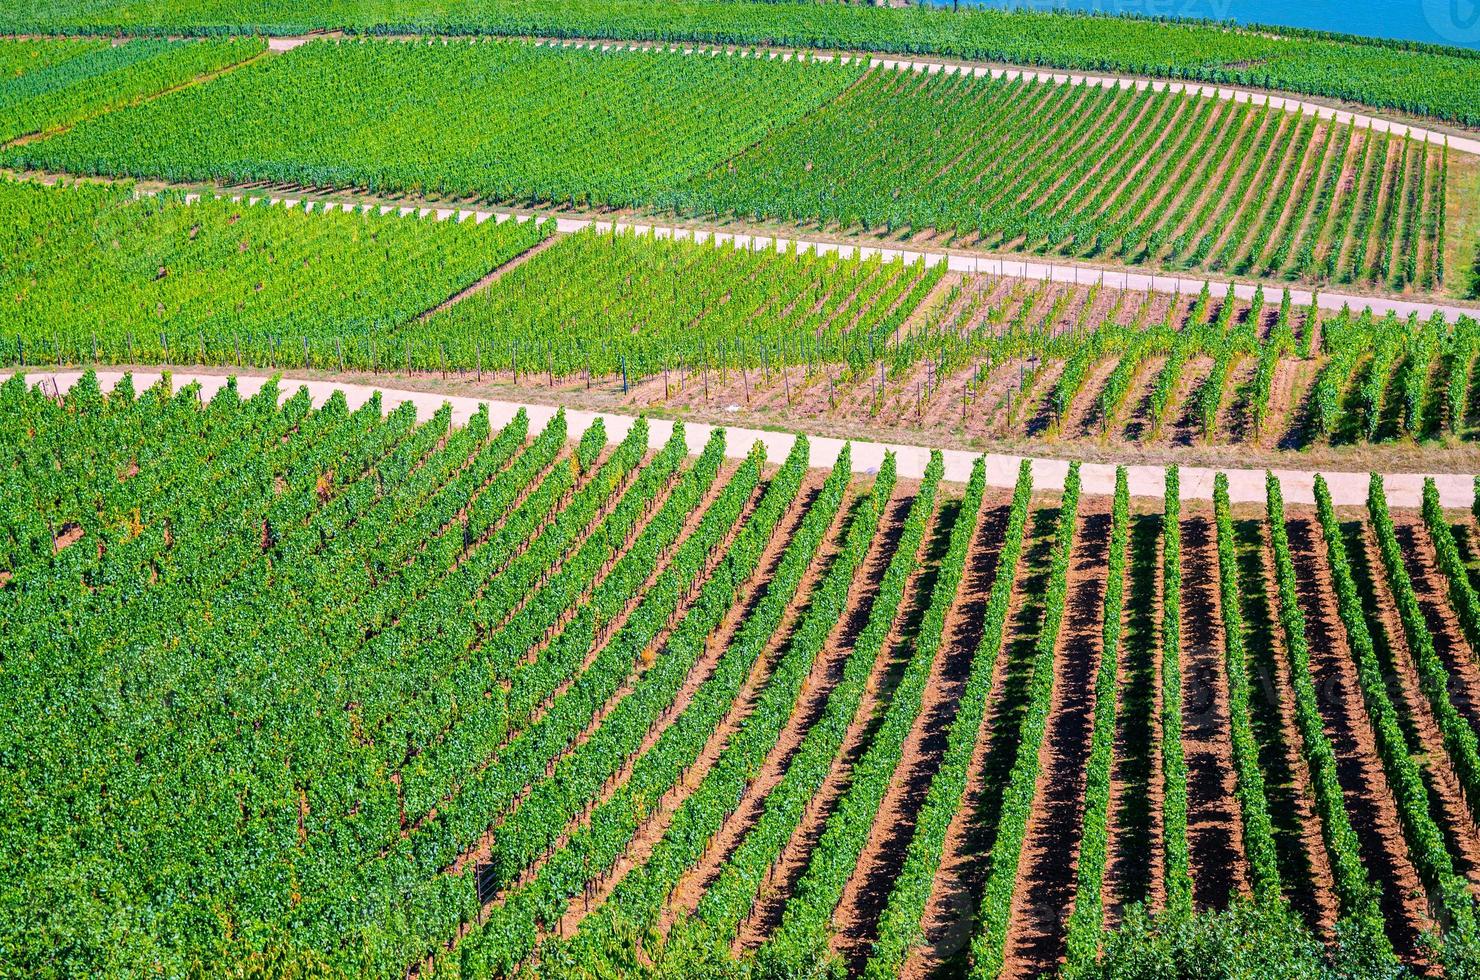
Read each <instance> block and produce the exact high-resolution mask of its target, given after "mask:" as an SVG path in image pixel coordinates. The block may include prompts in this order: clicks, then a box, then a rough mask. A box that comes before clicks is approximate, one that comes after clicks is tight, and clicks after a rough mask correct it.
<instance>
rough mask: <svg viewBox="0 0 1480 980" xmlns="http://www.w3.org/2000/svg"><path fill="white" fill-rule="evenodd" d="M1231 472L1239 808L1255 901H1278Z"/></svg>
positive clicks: (1227, 578)
mask: <svg viewBox="0 0 1480 980" xmlns="http://www.w3.org/2000/svg"><path fill="white" fill-rule="evenodd" d="M1229 508H1230V504H1229V502H1228V477H1227V476H1225V475H1224V474H1222V473H1219V474H1217V476H1216V477H1214V480H1213V511H1214V520H1215V522H1216V525H1217V532H1218V598H1219V607H1220V609H1221V610H1222V613H1223V666H1224V671H1225V676H1226V677H1227V679H1228V720H1229V724H1228V728H1229V741H1230V742H1232V743H1233V765H1234V775H1235V781H1236V784H1237V789H1236V791H1235V795H1236V796H1237V797H1238V802H1239V812H1240V815H1241V816H1242V826H1243V831H1244V854H1245V856H1246V857H1247V858H1248V861H1249V868H1250V871H1251V877H1252V879H1253V880H1252V885H1253V891H1254V899H1255V901H1258V902H1261V903H1278V902H1279V901H1280V900H1281V898H1282V895H1281V891H1280V869H1279V855H1278V853H1277V852H1276V851H1275V842H1274V827H1273V825H1272V824H1271V822H1270V819H1269V799H1268V798H1267V797H1266V796H1265V794H1264V773H1263V770H1261V769H1260V767H1259V743H1258V741H1257V740H1256V739H1255V737H1254V729H1253V723H1252V719H1251V718H1250V714H1249V712H1250V707H1249V667H1248V663H1249V661H1248V652H1247V649H1246V647H1245V646H1244V632H1245V628H1244V613H1243V606H1242V602H1243V600H1242V597H1241V594H1240V588H1239V579H1238V557H1237V555H1236V554H1235V552H1234V547H1235V542H1234V537H1233V518H1232V517H1231V516H1230V514H1229Z"/></svg>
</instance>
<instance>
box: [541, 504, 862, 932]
mask: <svg viewBox="0 0 1480 980" xmlns="http://www.w3.org/2000/svg"><path fill="white" fill-rule="evenodd" d="M845 510H846V507H845V508H841V509H840V510H839V515H838V519H837V520H835V522H834V525H833V532H836V530H837V527H838V523H839V521H841V519H842V515H843V513H844V511H845ZM788 537H789V536H788ZM777 543H778V544H780V542H777ZM837 544H838V542H837V538H836V534H835V533H833V534H830V535H829V537H828V540H827V541H826V542H825V543H824V545H823V548H822V549H821V551H820V552H819V554H818V557H817V559H816V560H814V561H813V563H812V565H811V566H810V567H809V568H808V570H807V573H806V575H804V576H803V579H802V582H801V583H800V585H799V587H798V589H797V591H796V593H795V594H794V595H793V596H792V597H791V604H790V606H789V607H788V610H787V614H786V616H785V617H784V618H783V622H782V625H781V627H780V628H778V629H777V631H776V633H775V634H774V635H773V636H772V637H771V639H770V641H769V642H768V643H767V646H766V648H765V649H764V650H763V651H761V655H760V656H759V657H758V658H757V660H756V663H755V666H754V667H753V668H752V669H751V672H750V675H749V676H748V677H747V678H746V682H745V684H744V685H743V686H742V687H741V689H740V691H739V693H738V694H737V695H736V698H735V701H734V703H733V704H732V705H731V706H730V708H729V710H728V711H727V712H726V713H725V717H724V718H723V719H722V720H721V721H720V724H719V726H718V727H717V728H716V729H715V730H714V732H713V733H711V735H710V736H709V739H708V740H707V741H706V742H705V745H704V748H703V750H702V751H701V752H700V754H699V757H698V758H697V759H696V760H695V762H694V764H693V765H692V766H690V767H689V769H688V770H687V771H686V772H685V773H684V775H683V778H682V779H680V780H679V781H678V783H677V784H675V785H674V786H673V787H672V788H671V789H670V790H669V791H668V792H666V793H665V794H663V796H662V797H661V798H660V799H659V800H658V802H657V805H656V806H655V807H653V810H652V813H651V814H650V815H649V817H648V819H647V821H646V822H645V823H644V824H643V825H642V827H641V828H640V829H639V830H638V832H637V834H636V835H635V836H634V837H633V839H632V841H631V842H630V843H629V844H628V847H627V850H626V851H625V853H623V855H622V856H621V858H619V859H618V861H617V863H616V864H615V865H614V866H613V867H612V869H611V870H610V871H608V872H606V873H605V874H602V875H600V876H599V878H598V879H596V881H595V882H593V883H591V884H590V885H589V886H588V887H587V888H586V890H585V892H584V894H583V896H582V902H581V904H580V906H579V907H578V906H576V905H575V904H574V903H572V904H571V906H570V907H569V908H568V909H567V910H566V913H565V915H564V916H563V917H562V918H561V920H560V922H559V923H557V928H556V931H557V934H559V935H570V934H571V933H572V932H573V931H574V930H575V929H576V928H577V927H578V926H579V925H580V923H581V920H582V919H584V918H585V917H586V915H587V913H589V912H590V911H591V909H593V908H598V907H600V905H601V904H602V903H603V902H605V901H606V899H607V898H608V897H609V896H610V895H611V893H612V891H613V889H615V888H616V887H617V885H618V884H619V883H620V882H621V881H622V879H623V878H625V877H626V876H627V874H628V872H630V871H631V870H632V869H633V868H637V867H640V866H641V865H642V864H643V863H644V862H646V861H647V859H648V858H649V857H650V856H651V855H652V852H653V848H654V847H656V846H657V844H658V842H659V841H661V840H662V838H663V835H664V834H665V833H667V831H668V827H669V825H670V823H671V822H672V819H673V816H674V814H675V813H676V812H677V810H678V808H679V807H680V806H682V805H683V802H684V801H685V800H686V799H688V797H689V795H690V794H691V793H692V792H693V791H694V790H695V789H697V788H698V787H699V785H700V784H701V783H702V782H703V781H704V777H705V775H706V774H707V773H708V772H709V769H710V767H711V766H713V765H714V763H715V761H716V760H718V759H719V757H720V755H721V754H722V753H723V752H724V750H725V748H726V747H727V746H728V745H729V743H730V739H731V738H732V737H733V736H734V734H735V732H736V731H737V730H738V729H739V728H740V726H741V725H742V724H743V723H744V721H745V719H746V718H747V717H748V716H749V715H750V713H751V712H752V711H753V710H754V709H755V705H756V702H757V699H758V698H759V696H760V692H761V690H762V689H763V688H764V686H765V684H766V681H767V680H769V678H770V674H771V670H772V669H773V668H774V666H775V662H776V657H777V656H778V655H779V653H780V652H781V650H782V649H784V648H785V645H786V640H787V638H788V637H789V636H790V634H791V631H792V629H793V628H794V627H795V623H796V621H797V619H798V617H799V616H800V614H801V611H802V610H803V609H804V608H805V606H806V604H807V602H808V601H809V600H810V597H811V595H812V593H813V592H814V591H815V589H816V586H817V584H818V582H819V581H820V579H821V575H822V569H824V568H825V567H827V566H828V565H829V564H830V563H831V561H832V560H833V558H834V556H835V555H836V552H837ZM777 558H778V560H779V553H778V555H777ZM767 564H768V565H770V564H771V563H767ZM755 594H756V595H757V596H758V595H759V594H760V590H759V589H758V590H757V592H756V593H755ZM743 622H744V618H743V617H742V616H740V615H739V614H738V610H737V608H735V607H732V608H731V610H730V612H729V614H727V616H726V618H725V621H724V622H723V623H722V624H721V627H720V630H719V631H718V632H716V634H715V635H714V636H713V637H712V639H711V642H710V643H708V644H706V646H705V656H704V657H703V658H701V662H700V663H699V664H696V665H695V669H694V671H693V672H692V673H691V674H690V675H689V677H688V678H686V679H685V682H684V686H683V688H682V689H681V690H680V691H679V695H678V697H677V699H676V700H675V702H674V704H673V706H672V707H671V708H669V709H668V710H666V711H665V712H664V713H663V716H662V721H660V723H659V724H658V725H655V726H654V728H653V730H652V731H649V732H648V734H647V737H646V738H644V739H643V743H642V745H641V747H640V748H639V749H638V751H637V753H636V754H635V755H634V756H633V757H632V759H630V760H629V761H628V762H627V764H625V765H623V766H622V768H621V769H620V770H619V771H618V773H617V774H616V775H615V776H614V777H613V779H612V780H611V781H610V782H609V783H608V785H607V788H606V789H605V790H604V791H603V793H602V794H601V796H600V797H599V798H598V799H597V800H594V801H592V803H591V804H590V805H588V807H587V808H586V811H585V812H584V813H583V814H582V815H581V817H580V818H579V820H578V821H577V825H578V826H579V825H583V824H586V823H589V821H590V816H591V811H592V810H593V809H594V808H595V807H596V806H598V805H600V803H601V802H603V801H604V800H605V799H607V798H609V796H610V795H611V793H612V792H614V791H615V790H616V789H617V788H618V787H619V786H621V785H622V784H623V783H624V782H626V779H627V777H628V776H629V775H630V773H631V768H632V763H633V762H635V760H636V759H637V758H638V757H640V756H641V755H643V754H644V753H645V752H647V751H648V750H649V749H650V748H652V746H653V744H654V743H656V742H657V740H658V738H659V736H661V735H662V733H663V731H665V730H666V729H667V727H668V724H669V723H671V721H672V720H674V719H677V718H678V716H679V715H681V714H682V713H683V711H684V710H685V709H686V708H687V707H688V705H689V704H690V703H691V702H692V701H693V698H694V694H695V693H697V690H698V688H699V686H700V685H701V684H702V683H703V682H704V681H705V680H707V679H708V678H709V676H710V675H711V674H712V673H713V671H714V665H715V664H716V663H717V662H718V660H719V656H720V655H721V654H722V653H723V652H724V651H725V650H726V649H727V648H728V647H729V645H730V642H731V641H732V640H733V638H734V635H735V632H736V631H738V629H739V627H740V625H741V624H742V623H743ZM706 662H707V663H706ZM670 908H671V903H670Z"/></svg>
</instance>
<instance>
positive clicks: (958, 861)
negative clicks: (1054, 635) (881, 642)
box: [904, 501, 1011, 978]
mask: <svg viewBox="0 0 1480 980" xmlns="http://www.w3.org/2000/svg"><path fill="white" fill-rule="evenodd" d="M1009 510H1010V507H1009V506H1008V504H1007V502H1006V501H1004V502H1003V504H1002V506H1000V507H998V508H997V509H996V511H995V512H994V513H993V514H991V515H989V518H988V520H986V521H984V522H983V524H982V526H981V527H980V528H979V529H978V531H977V542H976V545H975V548H974V550H973V554H972V555H971V556H969V557H968V559H967V566H966V575H965V577H964V578H963V580H962V584H961V594H960V596H959V597H958V599H957V606H956V608H955V609H953V610H952V614H951V617H950V618H949V619H948V620H947V622H946V634H945V635H946V642H947V644H948V646H947V650H948V651H949V652H948V654H947V655H948V656H952V657H958V658H959V659H960V660H961V661H963V662H964V661H969V660H971V659H974V658H975V657H977V656H983V657H985V656H991V657H992V658H993V667H992V670H993V675H992V681H993V683H992V689H991V692H990V693H989V694H988V703H989V704H990V705H992V706H994V707H996V708H1000V707H1003V705H1004V698H1003V695H1002V692H1003V690H1004V684H1005V682H1006V668H1005V667H1004V661H1005V659H1006V657H1007V656H1008V654H1007V649H1008V648H1007V645H1006V644H1002V645H1000V646H999V647H998V648H997V649H996V650H994V651H989V650H986V649H983V648H982V643H983V637H982V631H981V623H982V617H983V616H984V615H985V611H986V604H987V602H988V600H989V599H990V598H991V590H992V582H993V580H994V578H995V577H996V575H997V568H998V564H997V563H998V560H999V558H1000V554H1001V547H1002V544H1003V540H1002V534H1003V531H1004V530H1005V529H1006V523H1007V517H1008V512H1009ZM1000 720H1001V719H999V718H996V717H994V714H993V710H992V709H989V711H988V713H987V714H986V715H985V716H984V719H983V729H982V730H981V731H980V732H978V735H977V740H976V743H975V744H974V745H973V747H972V757H971V762H970V763H969V768H968V771H967V781H966V790H965V792H964V794H963V796H962V800H961V806H960V807H959V809H958V810H957V811H956V813H955V815H954V816H953V818H952V820H951V823H950V826H949V827H948V828H947V830H946V839H945V843H944V846H943V848H942V854H941V863H940V866H939V868H938V869H937V870H936V875H935V884H934V886H933V888H932V889H931V894H930V898H929V899H928V900H927V902H926V905H925V911H924V915H923V916H922V919H921V926H922V929H923V932H924V942H923V943H922V944H920V945H919V946H917V947H916V948H915V949H914V950H913V951H912V953H911V956H910V957H909V959H908V960H907V961H906V964H905V968H904V976H907V977H912V978H920V977H928V976H934V975H937V974H939V973H940V972H942V971H943V970H945V969H947V968H949V966H950V965H951V964H953V963H957V962H958V961H959V959H960V957H961V956H962V955H964V953H965V951H966V949H967V947H968V945H969V944H970V942H971V937H972V934H973V932H974V931H975V930H974V926H975V922H976V912H977V906H978V904H979V903H980V901H981V892H982V887H983V885H984V884H985V881H986V873H987V870H988V866H987V863H986V858H987V855H988V853H989V851H990V848H991V843H992V841H993V840H994V839H995V837H996V831H997V827H996V824H997V807H998V803H999V802H1000V796H1001V788H1002V786H1003V779H1004V778H1005V775H1006V770H1005V769H1004V768H1003V766H1002V765H1001V763H1000V761H999V760H1000V759H1001V758H1002V757H1003V755H1004V753H1003V748H1004V747H1005V746H1006V745H1007V744H1008V743H1010V741H1011V733H1009V732H1008V731H1007V730H1006V729H1005V728H1004V726H1003V725H1002V724H1000V723H998V722H1000Z"/></svg>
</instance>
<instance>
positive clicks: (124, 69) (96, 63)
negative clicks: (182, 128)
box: [0, 39, 266, 144]
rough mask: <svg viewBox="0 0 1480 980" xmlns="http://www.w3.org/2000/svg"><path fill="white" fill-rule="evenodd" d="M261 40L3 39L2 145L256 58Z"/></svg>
mask: <svg viewBox="0 0 1480 980" xmlns="http://www.w3.org/2000/svg"><path fill="white" fill-rule="evenodd" d="M264 50H266V45H265V44H264V43H263V42H262V41H260V40H255V39H241V40H230V41H156V40H137V41H130V42H129V43H127V44H121V45H117V46H110V45H107V44H98V43H96V42H91V41H26V40H21V41H15V40H0V144H3V143H7V142H9V141H11V140H14V139H16V138H17V137H22V136H32V135H35V134H38V133H45V132H49V131H53V130H56V129H58V128H62V127H65V126H69V125H71V124H73V123H76V122H78V121H79V120H82V119H86V118H88V117H90V116H93V115H96V114H98V113H100V112H104V111H106V110H109V109H116V108H119V107H120V106H125V105H128V104H130V103H132V102H134V101H137V100H138V99H141V98H145V97H149V96H153V95H157V94H159V93H160V92H163V91H165V90H167V89H171V88H174V87H177V86H179V85H183V84H185V83H187V82H189V81H191V80H193V79H195V78H198V77H200V76H202V75H207V74H210V73H212V72H215V71H219V70H221V69H224V68H229V67H231V66H233V65H236V64H238V63H240V62H243V61H246V60H248V59H251V58H253V57H255V56H257V55H259V54H261V53H262V52H263V51H264Z"/></svg>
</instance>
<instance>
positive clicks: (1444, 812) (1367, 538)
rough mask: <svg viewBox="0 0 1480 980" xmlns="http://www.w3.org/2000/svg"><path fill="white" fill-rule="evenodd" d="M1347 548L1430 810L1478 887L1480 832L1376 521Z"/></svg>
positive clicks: (1459, 866) (1458, 864) (1463, 869)
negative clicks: (1422, 673)
mask: <svg viewBox="0 0 1480 980" xmlns="http://www.w3.org/2000/svg"><path fill="white" fill-rule="evenodd" d="M1363 549H1365V550H1363ZM1347 552H1348V554H1349V555H1350V556H1351V559H1352V571H1353V575H1354V576H1355V577H1356V580H1357V587H1358V591H1359V592H1362V593H1364V598H1365V601H1367V602H1368V603H1369V619H1370V616H1371V613H1370V610H1371V609H1375V611H1376V613H1377V615H1378V617H1380V628H1377V626H1378V624H1374V626H1373V628H1372V642H1373V645H1374V646H1375V647H1376V648H1377V656H1378V659H1379V660H1380V661H1382V662H1383V668H1384V671H1385V672H1390V676H1391V677H1392V680H1391V681H1390V682H1389V685H1388V688H1389V696H1390V697H1391V698H1392V700H1393V706H1394V707H1395V708H1397V710H1398V715H1399V719H1400V721H1401V722H1402V723H1403V727H1404V735H1405V736H1406V738H1407V739H1408V744H1409V749H1410V750H1411V751H1414V752H1418V753H1423V758H1422V762H1421V765H1422V767H1423V772H1424V782H1425V784H1426V785H1427V786H1428V790H1429V811H1430V812H1431V813H1432V814H1433V816H1434V821H1435V822H1436V823H1437V824H1438V825H1439V829H1440V830H1441V831H1442V832H1443V833H1444V837H1445V840H1446V842H1447V843H1448V845H1449V852H1450V855H1451V856H1452V857H1453V859H1454V869H1455V871H1457V872H1459V873H1460V874H1461V875H1463V876H1464V877H1466V878H1468V879H1469V881H1470V883H1471V884H1472V885H1476V884H1480V834H1477V831H1476V827H1475V823H1474V819H1473V817H1472V816H1471V814H1470V811H1469V809H1468V808H1467V807H1466V806H1465V800H1464V793H1463V792H1462V791H1461V789H1460V786H1459V779H1458V778H1457V777H1456V776H1455V773H1454V767H1453V764H1452V763H1451V760H1450V758H1449V756H1448V754H1447V752H1446V751H1445V749H1444V737H1443V735H1442V734H1441V733H1440V731H1439V724H1438V722H1437V721H1436V720H1435V719H1434V713H1433V710H1432V709H1431V708H1430V706H1429V702H1428V699H1427V698H1426V697H1425V696H1424V694H1423V693H1422V686H1421V684H1420V682H1419V679H1418V668H1417V667H1416V666H1415V665H1414V662H1413V653H1412V651H1411V650H1410V648H1409V646H1408V641H1407V638H1406V637H1405V636H1404V634H1403V624H1402V620H1401V619H1400V618H1399V614H1398V607H1397V603H1396V602H1395V601H1394V599H1393V594H1392V590H1391V584H1390V582H1389V581H1388V577H1387V575H1386V571H1385V569H1383V567H1382V557H1381V555H1380V553H1379V552H1378V545H1377V535H1376V532H1375V531H1373V529H1372V527H1371V525H1370V524H1363V526H1362V535H1361V538H1360V540H1359V541H1353V540H1351V539H1348V545H1347ZM1364 565H1365V568H1364ZM1364 579H1365V580H1366V581H1364Z"/></svg>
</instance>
